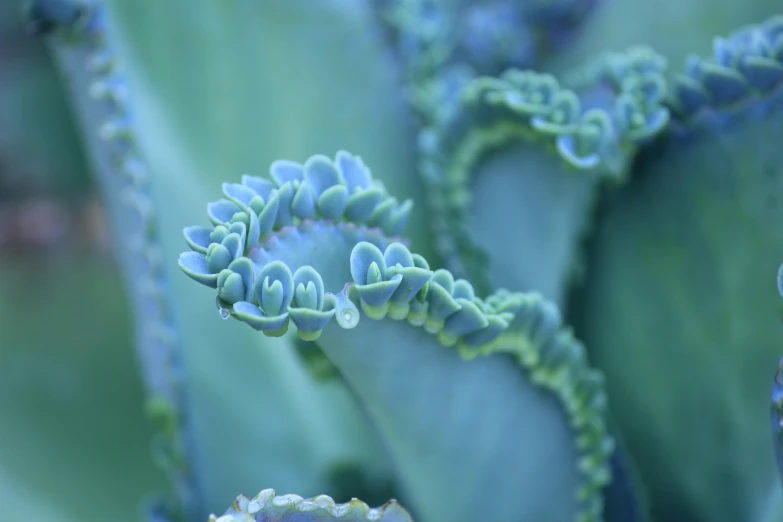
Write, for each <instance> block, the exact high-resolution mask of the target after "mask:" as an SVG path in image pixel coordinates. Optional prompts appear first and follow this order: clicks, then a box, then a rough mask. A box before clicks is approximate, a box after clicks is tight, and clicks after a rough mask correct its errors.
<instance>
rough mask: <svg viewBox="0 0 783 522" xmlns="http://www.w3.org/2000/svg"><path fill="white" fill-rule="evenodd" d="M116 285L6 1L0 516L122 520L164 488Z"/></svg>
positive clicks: (32, 55) (0, 199) (99, 214)
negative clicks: (154, 458)
mask: <svg viewBox="0 0 783 522" xmlns="http://www.w3.org/2000/svg"><path fill="white" fill-rule="evenodd" d="M124 293H125V291H124V288H123V282H122V278H121V274H120V271H119V269H118V267H117V265H116V263H115V260H114V259H113V257H112V253H111V249H110V245H109V238H108V234H107V231H106V224H105V218H104V211H103V208H102V207H101V205H100V202H99V198H98V196H97V189H96V187H94V185H93V183H92V181H91V176H90V174H89V172H88V171H87V168H86V165H85V160H84V158H83V156H82V152H81V150H80V143H79V140H78V135H77V133H76V132H75V128H74V122H73V121H72V117H71V114H70V110H69V107H68V106H67V104H66V98H65V93H64V92H63V91H62V87H61V84H60V83H59V82H58V79H57V73H56V71H55V69H54V67H53V65H52V63H51V61H50V59H49V56H48V55H47V53H46V52H45V49H44V45H43V42H41V41H40V40H39V39H36V38H35V37H34V36H32V35H30V34H29V33H28V32H27V30H26V26H25V23H24V19H23V17H22V13H21V12H20V9H19V5H18V4H17V3H16V2H0V506H2V517H0V518H2V520H8V521H10V520H36V521H38V522H57V521H66V520H67V521H71V520H74V517H76V519H77V520H106V519H111V520H112V521H113V522H124V521H126V520H133V519H134V518H136V519H138V517H133V514H134V513H139V512H140V510H141V509H143V505H140V504H139V500H138V499H139V498H150V499H152V495H153V494H154V493H156V492H160V491H163V490H164V489H165V486H164V479H163V476H162V475H161V473H160V472H159V471H158V470H157V468H155V467H154V465H153V463H152V461H151V459H150V457H149V455H150V451H149V445H150V440H151V432H152V429H151V426H150V424H149V422H148V420H147V418H146V417H145V415H144V412H143V405H144V404H143V390H142V383H141V381H140V378H139V373H138V365H137V361H136V359H135V354H134V352H133V346H132V342H133V332H132V328H133V326H132V323H131V317H130V309H129V304H128V300H127V299H126V297H125V295H124ZM96 492H99V494H97V495H96ZM64 509H66V510H67V514H66V513H65V511H64Z"/></svg>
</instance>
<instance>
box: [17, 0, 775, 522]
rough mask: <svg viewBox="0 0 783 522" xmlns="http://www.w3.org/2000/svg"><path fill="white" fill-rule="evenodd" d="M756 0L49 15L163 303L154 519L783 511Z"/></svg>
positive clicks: (140, 9)
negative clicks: (159, 475)
mask: <svg viewBox="0 0 783 522" xmlns="http://www.w3.org/2000/svg"><path fill="white" fill-rule="evenodd" d="M725 4H726V5H723V4H720V3H719V4H716V3H714V2H699V1H698V0H693V1H691V2H689V3H687V4H683V5H674V4H666V6H665V7H660V8H657V9H655V10H653V11H652V12H650V13H646V14H647V15H649V20H647V19H645V18H642V17H635V18H633V19H629V18H623V16H624V13H625V11H626V10H627V9H628V6H626V5H624V4H623V2H622V0H608V1H607V2H602V3H601V4H600V5H597V3H596V2H592V1H590V0H571V1H568V0H560V1H555V0H549V1H547V2H536V1H533V0H530V1H527V2H522V1H517V2H515V1H512V0H476V1H468V0H377V1H366V0H332V1H329V2H312V0H285V1H284V0H267V1H258V0H256V1H250V0H220V1H217V0H202V1H200V2H189V1H186V0H167V1H166V2H161V1H159V0H137V1H135V2H123V1H120V0H106V1H105V2H97V1H95V2H89V3H77V2H75V1H70V0H38V1H34V2H32V4H31V5H30V6H29V11H28V13H29V16H30V23H31V26H32V27H34V28H35V29H36V31H37V32H39V33H43V34H44V37H45V38H46V39H47V42H48V44H49V49H50V51H51V52H52V54H53V56H54V58H55V62H56V63H57V65H58V67H59V69H60V71H61V73H62V78H63V81H64V83H65V85H66V86H67V88H68V91H69V94H70V100H71V104H72V106H73V108H74V114H75V115H76V118H77V120H78V121H79V124H80V129H81V136H82V139H83V142H84V145H85V150H86V153H87V156H88V157H89V159H90V162H91V165H92V167H93V171H94V173H95V175H96V177H97V179H98V180H99V182H100V185H101V187H102V191H103V196H104V200H105V202H106V205H107V208H108V210H109V213H110V220H111V225H112V231H113V232H112V233H113V237H114V240H115V247H116V254H117V258H118V259H119V261H120V263H121V265H122V267H123V270H124V274H125V278H126V281H127V288H128V294H129V298H130V301H131V304H132V306H133V308H134V310H135V317H136V322H137V324H138V328H137V336H136V344H137V346H138V353H139V359H140V367H141V370H142V372H141V373H142V375H143V377H144V383H145V385H146V389H147V393H148V398H147V409H148V412H149V413H150V415H151V418H152V419H153V420H154V422H155V425H156V427H157V437H156V440H155V446H154V447H155V452H154V457H155V459H156V462H158V463H159V464H160V465H161V468H162V469H163V470H164V471H165V472H166V475H167V477H168V479H169V482H170V484H171V485H172V491H171V493H170V494H168V495H166V496H165V498H163V499H162V500H161V501H160V502H158V503H155V504H154V506H153V507H152V508H150V509H149V510H148V513H147V515H148V517H149V518H151V519H152V520H156V521H188V522H190V521H197V520H207V518H208V517H209V516H210V514H212V516H211V518H209V520H212V521H213V522H229V521H244V522H249V521H251V520H255V521H261V520H280V521H290V522H293V521H301V522H305V521H321V520H324V521H325V520H357V521H358V520H383V521H395V522H396V521H404V522H409V521H411V520H416V521H417V522H428V521H429V522H462V521H465V522H467V521H473V520H482V521H486V522H508V521H531V520H535V521H542V522H543V521H553V522H560V521H601V520H607V521H616V522H636V521H639V522H643V521H651V520H658V521H664V520H665V521H675V522H676V521H689V522H691V521H696V522H702V521H710V522H722V521H725V522H734V521H738V520H742V521H750V522H772V521H774V520H780V519H781V518H782V517H783V489H781V483H780V474H779V472H778V469H777V468H778V466H779V465H780V462H781V460H783V457H781V456H780V455H781V452H782V451H783V449H781V448H783V439H781V435H780V434H781V432H783V428H782V427H781V424H780V422H781V421H780V418H781V411H783V406H781V404H783V399H781V393H782V392H781V387H783V382H781V378H780V373H779V370H778V374H777V377H775V379H774V380H773V379H772V377H773V375H774V374H775V366H774V365H775V361H777V360H778V357H779V355H780V353H779V352H780V349H779V348H778V346H777V343H778V339H779V331H778V330H776V329H777V328H779V323H778V321H777V320H776V314H777V315H778V316H779V312H780V311H782V310H783V307H781V305H780V302H779V301H778V296H777V294H776V293H775V292H774V286H773V284H772V279H773V277H774V273H775V270H776V269H777V266H778V265H779V263H780V260H781V252H783V236H781V235H779V234H778V233H777V229H776V228H775V227H774V226H770V223H771V222H777V221H779V220H780V218H781V217H783V216H781V212H782V210H781V209H783V207H781V205H780V202H779V194H780V192H781V190H783V185H781V179H783V156H781V147H780V146H778V142H779V141H780V138H781V136H783V94H782V93H783V14H782V13H781V12H780V6H779V4H776V2H772V1H771V0H753V1H752V2H750V4H748V5H747V6H744V7H743V11H742V12H741V13H738V12H736V8H737V6H736V5H729V3H728V2H726V3H725ZM648 8H649V6H645V9H648ZM679 10H682V11H683V12H684V11H688V17H689V18H687V19H688V20H691V21H692V22H693V23H692V24H691V25H693V27H690V26H689V27H688V31H689V32H688V34H687V35H682V36H683V37H682V39H681V41H679V40H678V39H679V37H680V35H679V34H661V33H660V31H659V32H655V31H650V28H658V27H665V26H666V21H667V20H674V19H675V18H676V17H677V16H678V15H677V13H678V12H679ZM746 16H747V17H749V18H748V19H745V18H744V17H746ZM618 19H621V23H620V24H619V25H622V27H618V28H615V26H616V25H618V23H617V20H618ZM634 20H637V21H636V22H635V21H634ZM702 20H705V21H706V20H709V24H710V27H709V31H707V30H706V29H707V28H704V27H701V26H699V25H698V23H697V22H699V21H702ZM678 23H679V22H678ZM750 23H752V25H746V24H750ZM732 27H738V29H734V30H732ZM627 29H631V31H630V33H632V36H633V38H630V37H629V31H628V30H627ZM717 30H719V31H720V32H721V34H727V35H728V36H726V37H717V38H715V39H714V45H713V52H712V54H711V55H709V56H708V57H698V56H697V55H695V54H694V55H689V57H688V58H687V59H686V60H685V65H684V66H681V65H679V64H680V62H681V60H682V59H683V58H684V56H685V55H686V54H687V53H688V52H689V47H690V46H695V47H698V46H699V45H701V46H702V47H701V48H696V49H693V50H694V51H696V52H702V51H703V49H702V48H704V47H705V46H706V45H708V44H709V42H710V40H709V39H710V38H712V37H713V36H714V34H715V33H714V31H717ZM599 36H600V37H599ZM702 40H703V42H702ZM699 42H702V43H699ZM642 44H643V45H642ZM659 44H660V46H661V50H660V51H656V50H655V48H656V47H658V46H659ZM586 53H587V54H586ZM590 54H592V55H594V57H592V58H586V56H587V55H590ZM348 151H350V152H348ZM280 158H286V159H280ZM219 190H220V191H222V194H221V193H219ZM210 201H211V202H210ZM205 205H206V216H204V206H205ZM183 230H184V240H183ZM184 248H187V251H186V252H182V253H181V251H182V250H183V249H184ZM177 254H179V257H177ZM177 260H178V261H177ZM183 273H184V275H183ZM185 276H187V277H185ZM781 279H783V278H781V277H779V281H780V280H781ZM194 281H195V282H197V283H200V284H194ZM205 287H206V288H205ZM781 292H783V287H781ZM213 302H214V303H215V304H214V305H213ZM216 311H217V313H216ZM221 318H222V319H223V321H221V320H220V319H221ZM229 319H231V320H229ZM239 323H245V324H244V325H241V324H239ZM569 323H570V324H573V325H574V330H572V328H571V327H569V326H567V324H569ZM583 342H584V344H583ZM771 381H772V382H771ZM773 388H774V389H773ZM771 389H773V395H772V397H773V398H772V410H771V411H772V413H771V415H772V417H771V419H772V436H771V435H770V427H769V426H770V417H769V411H767V410H765V409H764V406H763V405H764V404H765V403H766V401H768V400H769V397H770V390H771ZM770 437H772V442H771V440H770ZM775 454H777V455H778V457H777V459H776V458H775ZM776 462H777V463H778V464H777V465H776ZM270 488H273V489H270ZM261 489H263V491H261V493H260V494H259V495H258V496H256V497H254V498H252V499H250V498H247V497H244V496H240V497H238V498H237V495H238V494H240V493H248V492H249V491H254V490H261ZM275 491H277V492H278V493H294V492H295V493H297V494H300V495H305V496H307V497H309V498H307V499H304V498H302V497H299V496H296V495H291V494H286V495H282V494H281V495H278V494H276V493H275ZM327 495H328V496H327ZM354 497H361V498H362V500H363V501H359V500H356V498H354ZM235 498H236V499H237V500H236V501H235V502H234V504H233V505H232V506H231V507H229V509H228V511H225V509H226V506H227V505H229V504H231V502H232V500H233V499H235ZM392 498H395V499H398V500H399V502H398V501H397V500H389V499H392ZM333 499H336V500H338V501H348V502H347V503H345V504H339V503H335V500H333ZM387 501H388V502H387ZM365 502H367V503H369V504H371V505H382V507H380V508H375V509H373V508H370V507H368V504H366V503H365ZM384 502H386V503H385V504H384ZM402 506H405V507H404V508H403V507H402ZM66 509H67V508H66V507H63V508H62V511H63V512H65V511H66ZM221 513H225V514H223V515H220V514H221Z"/></svg>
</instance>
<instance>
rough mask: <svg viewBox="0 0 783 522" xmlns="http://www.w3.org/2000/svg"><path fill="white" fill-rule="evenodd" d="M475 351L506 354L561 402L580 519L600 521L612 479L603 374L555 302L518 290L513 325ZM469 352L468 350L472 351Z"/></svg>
mask: <svg viewBox="0 0 783 522" xmlns="http://www.w3.org/2000/svg"><path fill="white" fill-rule="evenodd" d="M478 353H480V354H481V355H489V354H493V353H506V354H508V355H511V356H512V357H513V358H514V359H515V360H516V361H517V362H518V363H519V365H520V366H521V367H522V368H524V370H525V371H526V372H527V374H528V375H529V377H530V380H531V382H532V383H533V384H535V385H537V386H540V387H541V388H543V389H545V390H547V391H549V392H550V393H552V394H553V395H554V396H555V397H557V399H558V400H559V402H560V403H561V404H562V405H563V407H564V410H565V412H566V414H567V416H568V420H569V424H570V426H571V429H572V430H573V433H574V440H575V444H576V449H577V451H578V453H579V455H580V460H579V463H578V467H579V471H580V472H581V474H582V476H583V479H584V483H583V484H582V486H581V487H580V489H579V491H578V492H577V498H578V500H580V502H581V503H582V512H581V513H580V516H581V517H582V519H584V520H602V519H603V517H602V514H603V510H604V498H603V489H604V488H605V487H606V486H607V485H608V484H610V483H611V481H612V471H611V458H612V456H613V454H614V452H615V447H616V443H615V440H614V437H612V436H611V435H610V433H609V428H608V422H607V419H608V401H607V394H606V390H605V383H604V381H605V379H604V376H603V374H602V373H601V372H600V371H599V370H597V369H594V368H592V367H591V366H590V364H589V361H588V360H587V355H586V353H587V352H586V350H585V348H584V346H583V345H582V343H581V342H579V341H578V340H577V339H576V338H575V337H574V335H573V331H572V330H571V328H567V327H565V326H564V325H563V321H562V317H561V314H560V311H559V310H558V308H557V306H555V305H554V304H553V303H551V302H549V301H547V300H545V299H544V298H543V297H542V296H541V295H540V294H538V293H525V294H522V304H521V305H520V306H519V309H518V310H517V312H516V320H515V322H514V325H513V326H512V328H511V329H510V330H509V331H507V332H505V333H503V334H502V335H500V336H499V337H498V338H497V339H495V340H494V341H492V342H490V343H488V344H487V345H485V346H484V347H482V348H481V349H480V350H479V351H478ZM471 355H473V354H471Z"/></svg>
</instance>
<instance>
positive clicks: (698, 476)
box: [579, 19, 783, 522]
mask: <svg viewBox="0 0 783 522" xmlns="http://www.w3.org/2000/svg"><path fill="white" fill-rule="evenodd" d="M772 23H774V19H773V20H771V21H770V22H769V23H767V24H760V25H759V26H756V27H753V28H748V29H746V30H744V31H743V32H742V33H741V34H740V33H738V34H737V35H736V39H735V38H734V37H732V38H731V39H732V45H733V46H734V47H733V50H734V52H736V53H737V54H740V55H747V56H749V57H752V56H754V53H755V52H756V51H754V49H753V48H752V45H754V42H758V41H759V40H761V41H764V39H768V38H772V39H774V38H775V31H773V30H772ZM720 62H721V56H720V53H717V52H716V55H715V56H714V57H713V58H711V59H709V60H700V61H699V62H698V63H701V64H705V63H709V64H712V66H713V69H711V70H713V71H714V70H718V71H723V70H726V69H730V67H729V66H728V65H721V66H720V67H718V66H717V65H715V64H718V63H720ZM697 65H698V64H697V63H696V61H691V65H690V66H689V67H688V69H689V70H688V71H686V72H687V73H688V74H689V76H690V77H691V78H693V79H694V83H693V85H697V86H700V88H703V89H705V92H707V93H708V94H709V97H708V98H707V100H708V101H709V103H708V104H706V105H704V106H701V107H699V108H698V110H693V111H691V110H687V111H682V112H675V113H674V114H675V117H674V119H673V123H672V126H671V128H670V133H669V134H668V135H667V136H666V138H665V139H664V140H662V141H661V142H660V143H658V144H656V146H655V147H652V148H651V149H650V150H649V152H648V153H646V154H644V155H643V156H642V157H641V158H640V160H641V161H640V164H639V166H638V172H637V176H636V177H635V178H634V180H632V182H631V184H630V186H628V187H627V188H626V189H625V190H623V191H621V192H620V193H619V194H618V195H617V197H615V198H613V200H612V201H611V202H609V203H608V204H607V205H606V207H605V208H604V210H603V212H602V219H601V221H600V223H599V225H598V226H597V227H596V229H595V231H596V232H595V236H594V244H593V245H592V247H591V256H590V258H589V264H588V267H589V270H590V271H589V275H588V278H587V285H586V290H585V296H586V298H585V299H584V300H583V301H581V302H580V303H579V305H580V309H581V310H582V311H581V314H582V315H583V321H584V326H583V329H582V332H583V333H582V335H583V336H584V338H585V340H586V342H587V345H588V346H589V347H590V350H591V357H592V360H593V361H594V362H595V364H596V365H597V366H598V367H600V368H601V369H603V370H604V372H605V373H606V375H607V387H608V389H609V394H610V397H611V398H612V408H613V412H612V413H613V414H614V416H615V418H616V419H617V422H618V423H619V425H620V427H621V429H622V431H623V433H624V435H625V436H626V441H627V443H628V447H629V449H630V451H631V453H632V454H633V455H634V457H635V460H636V462H637V463H638V465H639V470H640V472H641V474H642V476H643V477H644V480H645V483H646V485H647V486H648V489H649V493H650V503H651V507H652V510H653V515H654V516H655V517H656V518H660V519H663V520H669V519H676V518H677V517H680V518H681V519H687V520H693V521H710V522H721V521H727V522H728V521H734V520H761V519H763V518H764V514H765V513H768V512H770V506H773V505H775V504H776V503H779V495H780V484H779V477H778V473H777V471H776V469H775V465H774V462H773V459H772V458H771V456H770V446H769V428H768V426H769V418H768V415H769V412H768V411H765V410H764V409H762V408H760V407H759V406H758V405H759V401H761V400H764V401H765V402H766V399H764V398H765V397H769V392H770V390H769V386H770V380H769V379H770V374H769V373H770V372H769V368H771V367H773V365H774V364H775V362H776V361H777V360H778V358H779V356H780V353H779V352H780V349H779V342H778V341H779V338H780V331H779V329H780V324H779V317H780V314H781V313H783V307H782V306H781V303H780V300H779V296H778V295H777V293H776V292H775V291H774V289H773V288H772V287H771V285H770V280H771V278H772V277H773V274H775V272H776V270H777V268H778V266H779V263H780V252H781V251H783V237H782V236H781V234H780V233H779V229H778V228H777V227H776V224H777V223H780V222H781V221H783V201H781V199H780V194H781V193H782V191H783V185H782V184H781V180H783V151H781V148H780V147H779V145H778V140H777V138H776V136H780V135H781V134H783V124H782V123H781V122H783V118H781V107H783V104H781V101H783V98H782V97H781V92H783V91H781V90H780V89H779V88H778V89H777V90H776V91H773V92H771V93H769V94H766V95H765V94H763V93H760V92H754V93H752V94H751V95H749V96H748V97H747V98H745V99H743V100H740V101H738V102H735V103H732V104H728V103H726V99H727V98H725V97H722V96H723V95H730V94H731V93H733V92H734V91H733V90H732V91H722V90H721V88H720V86H721V85H722V84H720V81H719V80H717V79H716V78H712V79H711V80H710V81H709V82H706V83H705V81H704V80H705V78H706V76H705V75H704V70H703V69H700V68H699V67H698V66H697ZM737 70H738V69H737ZM708 72H709V71H708ZM710 74H711V73H710ZM748 83H749V84H750V83H751V81H750V78H749V77H748ZM732 85H733V84H732ZM729 89H733V88H732V87H729ZM680 101H681V100H680ZM664 381H665V385H662V383H664ZM629 389H634V390H642V391H641V392H639V393H629V392H628V390H629ZM694 426H696V427H698V429H694ZM706 433H709V434H710V435H709V436H705V434H706ZM674 468H676V469H677V470H678V472H677V473H672V472H671V470H672V469H674Z"/></svg>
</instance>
